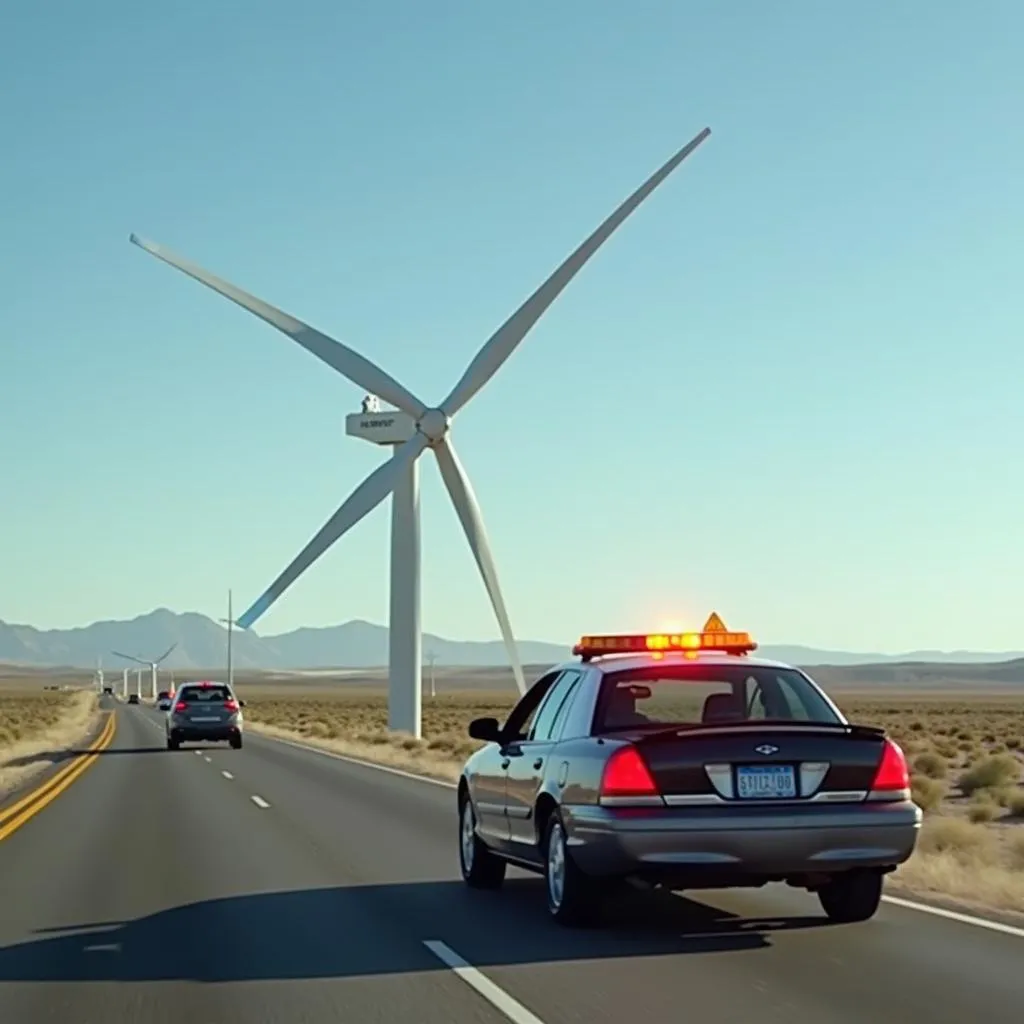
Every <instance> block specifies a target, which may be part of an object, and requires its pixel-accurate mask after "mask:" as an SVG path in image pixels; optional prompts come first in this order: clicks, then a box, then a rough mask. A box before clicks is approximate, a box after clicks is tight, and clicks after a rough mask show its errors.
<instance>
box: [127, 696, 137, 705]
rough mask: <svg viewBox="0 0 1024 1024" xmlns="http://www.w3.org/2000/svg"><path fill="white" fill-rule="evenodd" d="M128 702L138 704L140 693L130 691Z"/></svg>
mask: <svg viewBox="0 0 1024 1024" xmlns="http://www.w3.org/2000/svg"><path fill="white" fill-rule="evenodd" d="M128 703H129V704H138V703H139V695H138V694H137V693H129V694H128Z"/></svg>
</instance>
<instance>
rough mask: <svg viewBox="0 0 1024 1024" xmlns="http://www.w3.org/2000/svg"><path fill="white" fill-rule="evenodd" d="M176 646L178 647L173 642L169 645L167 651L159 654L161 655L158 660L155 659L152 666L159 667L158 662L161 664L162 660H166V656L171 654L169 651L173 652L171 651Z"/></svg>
mask: <svg viewBox="0 0 1024 1024" xmlns="http://www.w3.org/2000/svg"><path fill="white" fill-rule="evenodd" d="M177 646H178V644H177V642H175V643H173V644H171V646H170V647H168V648H167V650H166V651H164V653H163V654H161V655H160V657H159V658H157V659H156V661H155V662H154V663H153V664H154V665H159V664H160V662H162V661H163V660H164V658H166V657H167V655H169V654H170V653H171V651H173V650H174V648H175V647H177Z"/></svg>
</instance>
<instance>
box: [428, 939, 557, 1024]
mask: <svg viewBox="0 0 1024 1024" xmlns="http://www.w3.org/2000/svg"><path fill="white" fill-rule="evenodd" d="M423 945H424V946H426V947H427V949H429V950H430V952H431V953H433V954H434V956H436V957H437V959H438V960H440V961H441V962H442V963H443V964H444V965H445V966H446V967H450V968H451V969H452V971H454V972H455V974H457V975H458V976H459V977H460V978H461V979H462V980H463V981H464V982H465V983H466V984H467V985H469V987H470V988H472V989H475V990H476V991H477V992H478V993H479V994H480V995H482V996H483V997H484V999H486V1000H487V1002H489V1003H490V1004H491V1006H493V1007H494V1008H495V1009H496V1010H499V1011H500V1012H501V1013H503V1014H504V1015H505V1016H506V1017H508V1019H509V1020H510V1021H512V1022H513V1024H544V1022H543V1021H542V1020H541V1019H540V1017H538V1016H537V1015H536V1014H535V1013H531V1012H530V1011H529V1010H528V1009H527V1008H526V1007H525V1006H523V1004H522V1003H520V1002H517V1001H516V1000H515V999H513V998H512V997H511V996H510V995H509V994H508V993H507V992H506V991H505V990H504V989H503V988H499V987H498V986H497V985H495V984H494V982H493V981H491V979H490V978H488V977H487V976H486V975H485V974H482V973H481V972H480V971H478V970H477V969H476V968H475V967H474V966H473V965H472V964H469V963H467V962H466V961H465V960H463V959H462V957H461V956H459V954H458V953H456V952H455V950H454V949H452V948H451V946H447V945H445V943H443V942H441V941H440V940H439V939H425V940H424V942H423Z"/></svg>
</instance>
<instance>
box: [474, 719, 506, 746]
mask: <svg viewBox="0 0 1024 1024" xmlns="http://www.w3.org/2000/svg"><path fill="white" fill-rule="evenodd" d="M469 735H470V738H471V739H474V740H483V741H484V742H485V743H497V742H498V740H499V738H500V737H501V726H500V725H499V724H498V720H497V719H496V718H474V719H473V721H472V722H470V723H469Z"/></svg>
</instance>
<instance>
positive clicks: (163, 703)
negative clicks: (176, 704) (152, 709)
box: [156, 690, 171, 711]
mask: <svg viewBox="0 0 1024 1024" xmlns="http://www.w3.org/2000/svg"><path fill="white" fill-rule="evenodd" d="M156 709H157V711H170V710H171V694H170V691H169V690H161V691H160V692H159V693H158V694H157V695H156Z"/></svg>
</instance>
